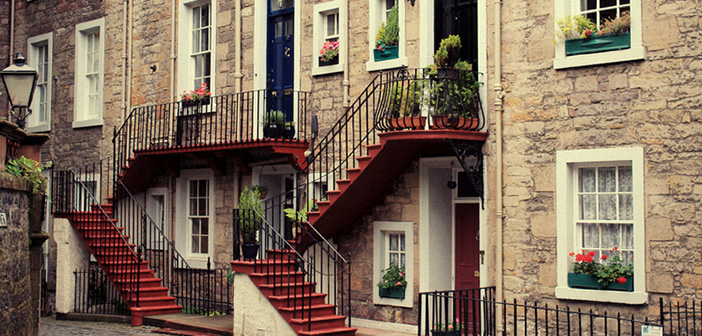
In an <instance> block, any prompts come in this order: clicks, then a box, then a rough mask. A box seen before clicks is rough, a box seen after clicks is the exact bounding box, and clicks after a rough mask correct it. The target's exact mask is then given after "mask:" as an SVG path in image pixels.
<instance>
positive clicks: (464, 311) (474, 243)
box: [454, 204, 480, 335]
mask: <svg viewBox="0 0 702 336" xmlns="http://www.w3.org/2000/svg"><path fill="white" fill-rule="evenodd" d="M479 213H480V210H479V208H478V204H456V219H455V223H456V224H455V225H456V236H455V237H456V242H455V243H456V266H455V268H456V284H455V286H456V290H457V291H460V290H467V289H476V288H479V287H480V236H479V232H480V231H479V230H480V224H479V222H480V220H479ZM457 296H458V297H460V299H457V300H456V302H454V305H455V306H454V309H455V310H454V311H455V315H456V316H455V318H456V323H460V325H462V328H461V329H463V332H462V333H461V334H462V335H479V334H480V305H479V304H478V301H477V300H475V299H478V298H479V297H480V291H479V290H475V291H462V292H457Z"/></svg>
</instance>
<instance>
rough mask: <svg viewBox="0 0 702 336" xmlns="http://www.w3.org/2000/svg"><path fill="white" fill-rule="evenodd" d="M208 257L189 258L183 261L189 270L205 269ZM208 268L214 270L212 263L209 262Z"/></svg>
mask: <svg viewBox="0 0 702 336" xmlns="http://www.w3.org/2000/svg"><path fill="white" fill-rule="evenodd" d="M208 257H209V256H204V257H195V256H189V257H186V258H185V261H186V262H187V263H188V265H189V266H190V267H191V268H199V269H207V259H208ZM210 268H214V263H213V262H210Z"/></svg>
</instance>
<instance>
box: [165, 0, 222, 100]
mask: <svg viewBox="0 0 702 336" xmlns="http://www.w3.org/2000/svg"><path fill="white" fill-rule="evenodd" d="M179 1H180V6H179V11H178V17H179V18H181V22H184V23H183V24H179V25H178V69H179V70H178V89H177V90H176V97H174V99H176V100H180V94H181V93H183V91H186V90H187V91H190V90H196V89H197V88H196V87H192V86H193V61H192V58H191V57H190V56H191V54H190V52H191V50H192V7H194V6H198V5H203V4H207V3H209V4H210V19H211V20H212V25H211V27H212V33H211V34H210V53H211V55H210V87H209V90H210V93H211V94H212V95H213V96H214V95H215V92H216V91H215V90H216V86H217V84H216V83H217V78H216V76H217V73H216V72H215V69H217V1H209V0H204V1H203V0H195V1H192V0H179ZM182 20H185V21H182Z"/></svg>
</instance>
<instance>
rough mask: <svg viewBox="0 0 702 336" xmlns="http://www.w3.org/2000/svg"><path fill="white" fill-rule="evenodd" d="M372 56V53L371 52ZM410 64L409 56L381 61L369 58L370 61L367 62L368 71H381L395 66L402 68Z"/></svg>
mask: <svg viewBox="0 0 702 336" xmlns="http://www.w3.org/2000/svg"><path fill="white" fill-rule="evenodd" d="M371 56H372V54H371ZM408 64H409V60H408V58H407V57H399V58H396V59H392V60H387V61H380V62H376V61H375V60H373V59H370V60H368V63H366V71H369V72H370V71H379V70H387V69H395V68H402V67H406V66H407V65H408Z"/></svg>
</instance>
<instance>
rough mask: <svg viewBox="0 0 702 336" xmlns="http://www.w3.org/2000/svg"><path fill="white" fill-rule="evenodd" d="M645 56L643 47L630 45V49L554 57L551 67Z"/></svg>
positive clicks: (572, 66)
mask: <svg viewBox="0 0 702 336" xmlns="http://www.w3.org/2000/svg"><path fill="white" fill-rule="evenodd" d="M559 47H560V48H563V46H562V45H559ZM561 52H563V51H561ZM645 58H646V52H645V51H644V48H643V47H640V46H639V47H633V46H632V47H631V48H630V49H625V50H614V51H607V52H600V53H592V54H584V55H574V56H567V57H566V56H562V57H556V58H555V59H554V60H553V68H554V69H556V70H559V69H568V68H577V67H584V66H591V65H600V64H609V63H619V62H629V61H638V60H643V59H645Z"/></svg>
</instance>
